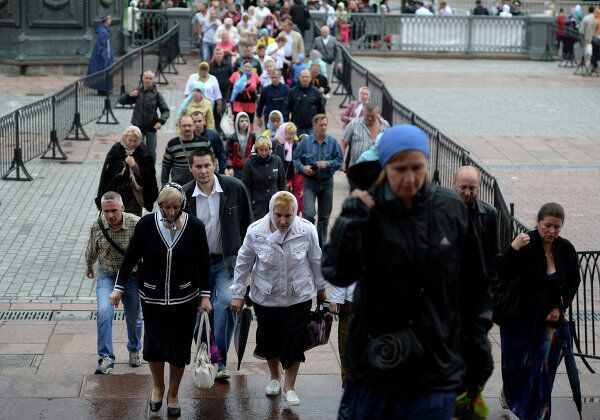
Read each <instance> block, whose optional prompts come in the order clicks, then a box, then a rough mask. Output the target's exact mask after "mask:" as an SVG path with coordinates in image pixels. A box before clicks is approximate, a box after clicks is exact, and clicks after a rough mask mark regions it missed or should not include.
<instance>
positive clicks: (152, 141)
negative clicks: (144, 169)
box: [142, 132, 156, 163]
mask: <svg viewBox="0 0 600 420" xmlns="http://www.w3.org/2000/svg"><path fill="white" fill-rule="evenodd" d="M142 141H143V142H144V144H145V145H146V149H148V153H150V156H152V161H153V162H154V163H156V132H154V133H144V134H143V135H142Z"/></svg>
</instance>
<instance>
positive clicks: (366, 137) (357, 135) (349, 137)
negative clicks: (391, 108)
mask: <svg viewBox="0 0 600 420" xmlns="http://www.w3.org/2000/svg"><path fill="white" fill-rule="evenodd" d="M379 122H380V125H381V126H380V128H379V133H383V132H384V131H385V130H387V129H388V128H390V125H389V124H388V122H387V121H386V120H384V119H383V118H381V117H379ZM379 133H378V134H379ZM344 140H346V141H347V142H348V144H351V145H352V146H350V147H351V149H350V165H349V166H352V165H354V164H355V163H356V160H357V159H358V158H359V157H360V155H362V154H363V153H364V152H366V151H367V150H369V148H370V147H371V145H372V144H373V143H374V140H373V139H372V138H371V133H370V132H369V127H367V124H365V118H364V117H358V118H355V119H354V120H352V122H351V123H350V124H348V125H347V126H346V129H345V130H344Z"/></svg>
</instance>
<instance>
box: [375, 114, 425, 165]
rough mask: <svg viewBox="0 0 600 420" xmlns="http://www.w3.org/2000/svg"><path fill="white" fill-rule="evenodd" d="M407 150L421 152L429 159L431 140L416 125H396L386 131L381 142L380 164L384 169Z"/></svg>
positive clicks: (379, 149) (379, 148) (378, 148)
mask: <svg viewBox="0 0 600 420" xmlns="http://www.w3.org/2000/svg"><path fill="white" fill-rule="evenodd" d="M407 150H416V151H419V152H421V153H423V154H424V155H425V157H426V158H427V159H429V138H428V137H427V134H425V132H424V131H423V130H421V129H420V128H419V127H415V126H414V125H410V124H401V125H395V126H393V127H392V128H389V129H387V130H385V131H384V133H383V135H382V136H381V139H380V140H379V144H378V145H377V152H378V153H379V164H380V165H381V167H384V166H385V165H386V164H387V163H388V162H389V161H390V159H391V158H393V157H394V156H395V155H396V154H398V153H400V152H404V151H407Z"/></svg>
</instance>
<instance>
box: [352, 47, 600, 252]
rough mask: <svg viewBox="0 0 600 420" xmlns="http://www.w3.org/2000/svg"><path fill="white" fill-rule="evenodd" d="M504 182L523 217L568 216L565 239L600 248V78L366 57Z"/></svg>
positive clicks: (407, 101) (527, 64)
mask: <svg viewBox="0 0 600 420" xmlns="http://www.w3.org/2000/svg"><path fill="white" fill-rule="evenodd" d="M357 60H358V61H359V62H360V63H361V64H363V65H364V66H365V67H366V68H367V69H368V70H369V71H371V72H373V73H374V74H376V75H377V76H379V77H380V78H381V79H382V80H383V81H384V82H385V84H386V86H387V88H388V89H389V91H390V93H391V94H392V95H393V96H394V97H395V98H396V99H398V100H399V102H401V103H402V104H404V105H405V106H406V107H408V108H409V109H411V110H412V111H414V112H416V113H417V114H418V115H419V116H421V117H422V118H424V119H425V120H426V121H428V122H430V123H432V124H433V125H434V126H435V127H437V128H438V129H439V130H440V131H442V132H443V133H444V134H446V135H447V136H449V137H450V138H451V139H453V140H454V141H456V142H457V143H459V144H460V145H462V146H463V147H464V148H466V149H467V150H468V151H470V152H471V155H472V156H473V157H474V158H475V159H476V160H477V161H479V162H480V163H481V164H482V165H483V167H484V168H486V170H488V172H490V173H491V174H492V175H493V176H494V177H496V179H497V180H498V182H499V184H500V187H501V188H502V190H503V193H504V196H505V198H506V199H507V201H508V202H512V203H515V213H516V215H517V217H518V218H519V219H520V220H521V221H522V222H523V223H525V224H526V225H528V226H533V225H534V222H535V218H536V215H537V211H538V209H539V207H540V206H541V205H542V204H543V203H546V202H549V201H556V202H558V203H561V204H562V205H563V206H564V207H565V212H566V221H565V226H564V229H563V231H562V233H561V235H562V236H564V237H565V238H567V239H569V240H570V241H572V242H573V244H574V245H575V247H576V248H577V250H579V251H592V250H598V249H600V242H599V241H598V238H600V225H599V224H597V223H595V222H593V221H594V220H597V219H598V217H600V195H599V194H598V185H599V183H600V134H599V131H598V121H600V79H598V78H596V77H586V78H584V77H581V76H575V75H573V69H566V68H560V67H558V66H557V63H556V62H539V61H520V60H454V59H446V60H433V59H416V58H396V57H386V58H381V57H357Z"/></svg>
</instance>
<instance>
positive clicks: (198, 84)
mask: <svg viewBox="0 0 600 420" xmlns="http://www.w3.org/2000/svg"><path fill="white" fill-rule="evenodd" d="M194 90H199V91H200V93H201V94H202V98H204V83H202V82H200V81H198V82H195V83H194V85H193V86H192V91H194ZM193 97H194V95H191V94H190V95H188V97H187V98H185V99H184V100H183V102H182V104H181V106H180V107H179V115H184V114H185V110H186V109H187V107H188V105H189V104H190V102H191V101H192V99H193Z"/></svg>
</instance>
